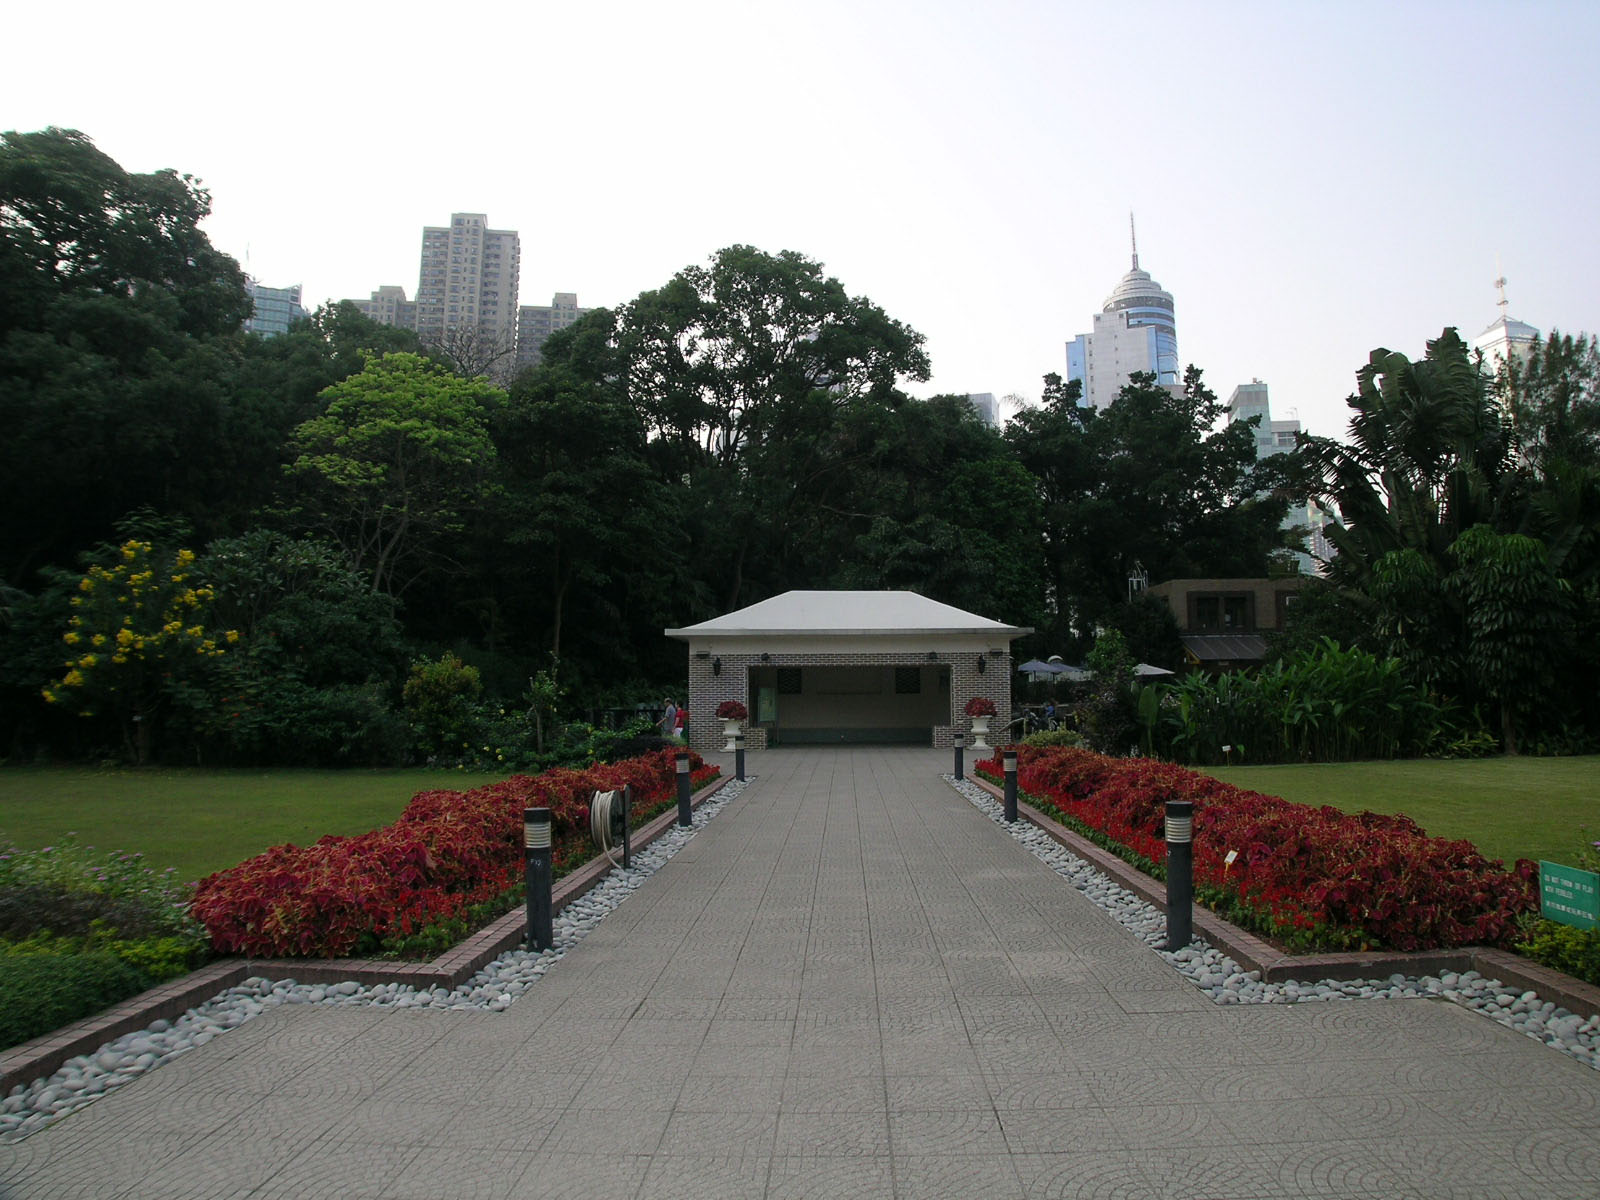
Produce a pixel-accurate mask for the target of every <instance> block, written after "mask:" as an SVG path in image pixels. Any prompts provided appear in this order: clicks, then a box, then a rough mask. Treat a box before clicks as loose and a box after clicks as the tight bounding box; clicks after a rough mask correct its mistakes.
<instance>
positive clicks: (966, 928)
mask: <svg viewBox="0 0 1600 1200" xmlns="http://www.w3.org/2000/svg"><path fill="white" fill-rule="evenodd" d="M948 759H949V756H948V754H947V753H945V752H933V751H921V750H910V749H901V748H896V749H867V748H851V749H848V750H838V751H833V750H815V749H808V750H776V751H769V752H765V753H762V754H751V755H750V756H749V763H750V769H751V771H752V772H753V773H754V774H755V775H756V776H757V778H756V779H755V782H754V783H753V784H752V786H751V787H750V788H748V789H747V790H746V791H745V792H744V793H743V794H742V795H740V796H739V797H737V798H736V799H735V800H734V801H732V802H731V803H730V804H729V805H728V807H727V808H726V809H725V810H724V811H723V812H722V813H721V815H719V816H718V817H717V818H716V819H715V820H713V821H712V822H711V823H710V824H709V825H708V826H707V827H706V828H705V829H704V830H702V831H701V832H700V833H699V834H698V835H697V836H696V837H695V838H694V840H692V841H691V842H690V843H689V844H688V845H687V846H686V847H685V848H684V849H683V850H682V851H680V853H679V854H678V855H677V856H676V857H675V858H674V859H673V860H672V861H671V862H670V863H669V864H668V865H667V866H665V867H664V868H663V869H661V870H660V871H658V872H657V873H656V874H655V875H653V876H652V877H650V878H649V879H648V880H647V881H646V882H645V883H644V884H643V885H642V886H641V887H640V889H639V891H638V892H637V894H636V895H635V896H634V897H632V898H631V899H630V900H629V901H628V902H627V903H625V904H623V905H622V906H621V907H620V908H618V909H617V910H616V911H615V912H613V913H612V914H611V915H610V916H608V917H607V918H606V919H605V920H604V921H603V922H602V923H601V924H600V925H599V927H598V928H597V929H596V930H595V931H594V932H592V933H591V934H590V935H589V936H588V937H587V938H586V939H585V940H584V941H583V942H582V943H581V944H580V945H579V946H578V947H577V948H576V949H574V950H573V951H571V952H570V953H569V954H568V955H567V956H566V957H565V958H564V959H563V960H562V961H561V962H560V963H558V964H557V965H556V966H555V967H554V968H552V970H551V971H550V973H549V974H548V975H547V976H546V977H545V978H544V979H543V980H542V981H541V982H539V983H538V984H537V985H535V986H534V987H533V988H532V990H531V991H530V992H529V993H528V994H527V995H526V996H524V997H523V998H522V999H520V1000H518V1001H517V1002H516V1003H515V1004H514V1005H512V1007H511V1009H510V1010H509V1011H508V1012H506V1013H504V1014H494V1013H482V1012H428V1011H412V1010H395V1009H378V1008H325V1007H310V1006H306V1007H294V1008H282V1009H277V1010H275V1011H273V1012H272V1013H270V1014H269V1015H267V1016H264V1017H261V1018H259V1019H257V1020H255V1021H252V1022H250V1023H249V1024H247V1025H245V1026H243V1027H242V1028H240V1029H239V1030H237V1031H235V1032H232V1033H230V1034H228V1035H226V1036H225V1037H222V1038H219V1039H217V1040H215V1041H213V1042H211V1043H210V1044H209V1045H207V1046H204V1047H202V1048H200V1049H199V1050H196V1051H194V1052H192V1053H190V1054H187V1055H184V1056H183V1057H182V1058H180V1059H177V1060H176V1061H174V1062H173V1063H171V1064H170V1065H168V1066H166V1067H163V1068H162V1069H161V1070H159V1071H157V1072H155V1073H154V1074H152V1075H151V1076H149V1077H147V1078H145V1079H142V1080H139V1081H138V1082H136V1083H134V1084H131V1085H130V1086H128V1087H125V1088H122V1089H120V1090H119V1091H117V1092H115V1093H113V1094H111V1095H109V1096H106V1097H104V1098H103V1099H101V1100H99V1101H97V1102H96V1103H94V1104H92V1105H90V1106H88V1107H87V1108H85V1109H83V1110H82V1111H80V1112H79V1113H77V1114H75V1115H73V1116H71V1117H68V1118H67V1119H65V1120H63V1121H61V1122H59V1123H57V1124H56V1125H53V1126H51V1127H49V1128H47V1129H45V1130H43V1131H41V1132H40V1133H38V1134H35V1135H34V1136H32V1137H30V1138H28V1139H26V1140H25V1141H23V1142H21V1143H18V1144H16V1145H13V1146H5V1147H0V1196H6V1197H31V1196H49V1197H80V1196H81V1197H94V1198H95V1200H111V1198H112V1197H118V1196H128V1197H140V1198H143V1200H165V1198H176V1197H207V1198H209V1197H224V1196H247V1195H248V1196H253V1197H278V1196H283V1197H292V1196H301V1195H309V1194H319V1195H340V1196H343V1197H351V1198H356V1197H368V1196H372V1197H376V1196H384V1197H437V1196H449V1197H456V1196H483V1197H535V1196H563V1197H586V1196H594V1197H627V1196H638V1197H650V1198H653V1200H654V1198H664V1197H670V1196H686V1197H694V1198H696V1200H707V1198H711V1197H720V1196H729V1197H765V1196H770V1197H823V1196H849V1197H875V1196H883V1197H890V1196H895V1197H907V1198H909V1197H919V1196H931V1197H944V1198H952V1197H966V1196H971V1197H983V1198H985V1200H997V1198H1004V1197H1023V1196H1030V1197H1031V1196H1096V1197H1118V1196H1127V1197H1139V1198H1141V1200H1144V1198H1147V1197H1197V1198H1198V1197H1233V1198H1244V1197H1290V1196H1293V1197H1320V1196H1329V1197H1332V1196H1338V1197H1352V1196H1372V1197H1385V1198H1388V1200H1395V1198H1406V1197H1414V1198H1421V1197H1427V1198H1429V1200H1438V1198H1439V1197H1445V1196H1463V1197H1467V1196H1471V1197H1474V1198H1477V1197H1488V1196H1539V1197H1542V1198H1546V1200H1551V1198H1560V1197H1580V1196H1583V1197H1588V1196H1592V1195H1593V1189H1594V1180H1595V1179H1597V1178H1600V1072H1596V1071H1594V1070H1592V1069H1590V1068H1587V1067H1584V1066H1582V1065H1580V1064H1579V1063H1577V1062H1575V1061H1573V1060H1572V1059H1570V1058H1568V1057H1566V1056H1565V1055H1562V1054H1559V1053H1557V1052H1555V1051H1553V1050H1549V1049H1547V1048H1545V1047H1543V1046H1541V1045H1539V1044H1538V1043H1536V1042H1533V1041H1531V1040H1530V1039H1528V1038H1525V1037H1522V1036H1520V1035H1518V1034H1516V1033H1513V1032H1511V1031H1509V1030H1507V1029H1504V1028H1502V1027H1500V1026H1498V1025H1496V1024H1493V1023H1492V1022H1490V1021H1488V1020H1486V1019H1483V1018H1481V1017H1478V1016H1475V1015H1473V1014H1472V1013H1469V1012H1467V1011H1466V1010H1464V1009H1461V1008H1457V1007H1455V1006H1453V1005H1451V1004H1448V1003H1445V1002H1442V1001H1390V1002H1356V1001H1347V1002H1339V1003H1330V1004H1315V1005H1311V1004H1307V1005H1296V1006H1250V1007H1244V1006H1237V1007H1226V1008H1224V1007H1217V1006H1214V1005H1213V1004H1211V1003H1210V1001H1208V1000H1207V999H1205V998H1204V997H1203V996H1202V995H1201V993H1200V992H1199V991H1198V990H1197V989H1196V988H1194V987H1193V986H1192V985H1190V984H1189V983H1188V982H1186V981H1185V980H1183V979H1182V978H1181V977H1180V976H1178V975H1177V973H1176V972H1174V971H1172V970H1171V969H1169V968H1168V967H1167V966H1166V965H1165V963H1164V962H1163V961H1162V960H1161V959H1160V958H1159V957H1157V956H1156V955H1155V954H1153V953H1152V952H1151V951H1149V950H1148V949H1146V948H1145V947H1144V946H1142V945H1141V944H1139V943H1138V942H1137V941H1136V940H1135V939H1134V938H1133V937H1132V936H1131V935H1130V934H1128V933H1126V932H1125V931H1124V930H1122V929H1121V928H1120V927H1119V926H1117V925H1115V924H1114V923H1113V922H1112V921H1111V920H1110V918H1108V917H1107V916H1105V915H1104V914H1103V913H1101V912H1100V910H1099V909H1097V908H1095V907H1094V906H1093V905H1091V904H1090V903H1089V902H1088V901H1087V900H1085V899H1084V898H1083V897H1082V896H1081V895H1079V894H1078V893H1077V892H1076V891H1074V890H1073V889H1072V888H1071V887H1069V886H1067V885H1066V884H1065V883H1063V882H1062V880H1061V879H1060V878H1059V877H1057V876H1056V875H1054V874H1053V873H1052V872H1051V871H1049V870H1048V869H1047V868H1046V867H1044V866H1043V865H1042V864H1041V863H1039V862H1038V861H1037V860H1036V859H1034V858H1033V857H1032V856H1031V855H1030V854H1029V853H1028V852H1027V851H1026V850H1025V849H1024V848H1023V847H1022V846H1020V845H1019V844H1018V843H1016V842H1015V841H1013V840H1012V839H1010V838H1008V837H1007V836H1006V835H1005V834H1004V832H1003V831H1001V830H999V829H996V828H995V827H994V825H993V824H992V823H991V822H990V821H989V820H988V819H987V818H986V817H984V816H983V815H982V814H980V813H979V812H978V811H977V810H976V809H974V808H973V807H972V805H970V804H969V803H968V802H967V801H966V800H964V799H963V798H961V797H960V796H959V795H958V794H957V793H956V792H955V791H954V790H953V789H951V788H950V787H949V786H948V785H947V784H946V783H944V782H943V781H942V780H941V779H940V778H939V773H940V772H941V771H944V770H947V769H948V766H949V762H948Z"/></svg>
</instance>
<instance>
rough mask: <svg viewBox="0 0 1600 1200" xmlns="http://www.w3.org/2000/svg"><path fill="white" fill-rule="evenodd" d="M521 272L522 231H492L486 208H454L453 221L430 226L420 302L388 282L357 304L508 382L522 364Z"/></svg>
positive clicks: (424, 232)
mask: <svg viewBox="0 0 1600 1200" xmlns="http://www.w3.org/2000/svg"><path fill="white" fill-rule="evenodd" d="M521 270H522V239H521V238H519V237H518V236H517V232H516V230H514V229H490V228H489V218H488V217H487V216H485V215H484V214H483V213H451V214H450V224H448V225H428V226H424V227H423V230H422V265H421V267H420V269H419V271H418V279H417V298H416V299H415V300H407V299H406V291H405V289H404V288H402V287H397V286H395V285H394V284H385V285H384V286H383V287H380V288H379V289H378V290H377V291H375V292H373V293H372V296H371V297H370V298H369V299H367V300H352V301H351V303H352V304H354V305H355V306H356V307H357V308H359V309H360V310H361V311H362V312H364V313H366V314H367V316H369V317H371V318H372V319H373V320H374V321H381V322H383V323H384V324H385V325H398V326H400V327H401V328H402V329H414V330H416V332H417V336H418V337H420V338H421V339H422V342H423V344H424V345H425V346H430V347H437V348H439V349H442V350H443V351H444V352H445V353H446V354H448V355H449V356H450V357H451V358H452V359H453V360H455V361H456V362H457V363H458V364H473V366H472V367H471V370H472V371H474V372H475V371H476V370H477V369H478V368H479V367H481V369H483V370H484V371H485V372H487V373H489V374H492V375H494V376H496V377H498V378H501V379H505V378H509V376H510V375H511V373H512V371H513V370H514V369H515V366H516V357H517V355H516V352H517V315H518V314H517V283H518V280H519V277H520V275H521Z"/></svg>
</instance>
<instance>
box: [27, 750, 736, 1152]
mask: <svg viewBox="0 0 1600 1200" xmlns="http://www.w3.org/2000/svg"><path fill="white" fill-rule="evenodd" d="M746 786H747V782H741V781H739V780H737V779H735V780H731V781H730V782H728V783H727V784H724V785H723V787H722V789H721V790H720V791H718V792H717V793H716V794H715V795H714V796H712V797H711V798H710V799H709V800H707V801H706V802H705V803H704V804H702V805H701V806H700V807H699V808H697V809H695V811H694V815H693V817H692V822H691V824H690V825H688V826H687V827H685V826H680V825H677V824H673V825H671V826H669V827H668V830H667V832H666V833H664V834H662V835H661V836H660V837H659V838H657V839H656V840H655V841H653V842H651V843H650V845H648V846H646V847H645V848H644V849H642V850H639V851H636V852H635V853H634V854H633V855H632V857H631V865H630V867H629V869H628V870H626V871H624V870H623V869H622V868H621V867H620V866H614V867H612V868H611V870H610V871H609V872H607V873H606V874H605V875H604V876H603V877H602V878H601V879H600V881H599V882H598V883H596V884H595V886H594V887H592V888H590V889H589V890H588V891H587V892H585V893H584V894H583V895H582V896H579V897H578V898H576V899H575V900H573V901H572V903H570V904H568V905H567V906H566V907H565V908H564V909H562V910H561V912H559V913H557V914H556V916H555V918H554V920H553V922H552V926H553V929H552V932H553V934H554V943H555V944H554V946H553V947H552V948H551V949H549V950H544V951H538V952H535V951H531V950H511V951H508V952H507V953H506V954H504V955H502V956H501V957H499V958H497V959H495V960H494V961H493V962H492V963H490V964H489V965H488V966H486V967H484V968H483V970H481V971H479V972H478V973H477V974H476V975H474V976H473V977H472V978H471V979H468V980H467V981H466V982H465V983H463V984H462V985H461V986H460V987H458V988H455V989H446V988H443V987H434V988H431V989H422V990H419V989H417V988H414V987H411V986H409V985H403V984H397V983H386V984H379V985H376V986H372V987H368V986H366V985H364V984H360V983H354V982H348V983H329V984H309V983H296V982H295V981H294V980H292V979H283V980H277V981H273V980H270V979H262V978H254V979H247V980H245V981H244V982H243V983H241V984H239V985H238V986H237V987H231V988H229V989H228V990H227V991H225V992H222V993H220V994H218V995H216V996H213V997H212V998H211V999H210V1000H207V1001H206V1002H205V1003H204V1004H201V1005H197V1006H196V1007H194V1008H191V1009H190V1010H189V1011H188V1012H186V1013H184V1014H183V1015H182V1016H181V1017H179V1018H178V1019H177V1020H176V1021H156V1022H153V1023H152V1024H151V1025H149V1026H148V1027H147V1028H145V1029H143V1030H140V1031H139V1032H137V1033H129V1034H124V1035H123V1036H122V1037H119V1038H117V1039H116V1040H115V1041H113V1042H108V1043H106V1044H105V1045H104V1046H101V1047H100V1049H99V1050H97V1051H95V1052H94V1053H93V1054H81V1055H79V1056H78V1057H76V1058H73V1059H70V1060H68V1061H67V1062H66V1063H65V1064H64V1065H63V1066H62V1068H61V1069H60V1070H59V1071H57V1072H56V1073H55V1074H54V1075H52V1076H50V1077H49V1078H48V1079H36V1080H34V1081H33V1083H32V1084H30V1085H27V1086H23V1085H18V1086H17V1087H14V1088H12V1089H11V1092H10V1094H9V1095H7V1096H6V1098H5V1099H4V1100H3V1101H0V1143H4V1142H14V1141H18V1140H20V1139H21V1138H24V1137H27V1136H28V1135H29V1134H31V1133H34V1132H36V1131H37V1130H39V1129H42V1128H43V1127H44V1126H46V1125H48V1124H50V1123H51V1122H52V1121H55V1120H58V1119H59V1118H61V1117H64V1116H66V1115H67V1114H68V1113H70V1112H73V1111H75V1110H77V1109H79V1108H82V1107H83V1106H84V1105H85V1104H89V1103H91V1102H92V1101H94V1100H96V1099H98V1098H99V1097H100V1096H102V1095H104V1094H105V1093H107V1092H109V1091H112V1090H114V1089H115V1088H118V1087H121V1086H122V1085H123V1084H125V1083H130V1082H132V1081H133V1080H135V1079H137V1078H139V1077H140V1076H141V1075H146V1074H148V1073H149V1072H151V1071H153V1070H155V1069H156V1068H157V1067H159V1066H161V1065H163V1064H164V1063H168V1062H171V1061H172V1060H173V1059H174V1058H176V1057H177V1056H178V1055H180V1054H184V1053H187V1052H188V1051H190V1050H193V1049H195V1048H196V1047H197V1046H204V1045H205V1044H206V1043H207V1042H209V1041H211V1039H212V1038H215V1037H217V1036H218V1035H220V1034H223V1033H226V1032H227V1031H228V1030H230V1029H236V1028H238V1027H239V1026H240V1025H243V1024H244V1023H245V1022H246V1021H248V1020H250V1019H251V1018H252V1017H259V1016H260V1015H261V1014H262V1013H264V1012H267V1011H269V1010H270V1009H274V1008H277V1007H278V1006H279V1005H282V1004H339V1005H354V1004H367V1005H375V1006H378V1007H381V1008H449V1009H479V1010H487V1011H490V1012H502V1011H504V1010H505V1009H507V1008H509V1007H511V1002H512V1001H513V1000H515V999H516V998H517V997H518V996H520V995H522V994H523V993H524V992H525V991H527V990H528V989H529V988H530V987H532V986H533V985H534V984H535V983H537V982H538V981H539V979H540V978H541V977H542V976H543V975H544V973H545V972H546V971H548V970H549V969H550V967H551V966H552V965H553V964H554V963H555V962H557V961H558V960H559V959H560V958H561V957H562V955H564V954H566V952H567V951H568V950H570V949H572V948H573V947H574V946H576V945H577V944H578V943H579V942H581V941H582V940H583V938H584V936H585V935H586V934H587V933H588V932H589V931H590V930H591V929H593V928H594V927H595V926H596V925H598V924H599V923H600V920H601V918H602V917H604V916H605V915H606V914H607V913H609V912H610V911H611V910H612V909H614V908H616V907H617V905H619V904H621V903H622V902H623V901H624V900H626V899H627V898H628V897H629V896H630V895H632V894H633V891H634V889H635V888H637V887H638V886H639V885H640V884H641V883H643V882H644V880H645V879H646V878H647V877H648V876H650V875H652V874H654V873H655V872H656V871H657V870H658V869H659V868H660V867H661V866H662V865H663V864H664V863H665V862H666V861H667V860H668V859H669V858H671V857H672V856H673V855H674V854H676V853H677V852H678V851H679V850H681V849H682V848H683V846H684V845H685V843H687V842H688V841H689V839H690V838H692V837H693V836H694V835H695V834H696V833H698V832H699V831H700V830H701V829H702V828H703V827H704V826H705V824H706V822H708V821H710V820H711V819H712V818H713V817H715V816H716V815H717V814H718V813H719V812H721V811H722V809H723V807H724V806H725V805H727V804H728V802H729V801H731V800H733V799H735V798H736V797H737V796H738V795H739V794H740V793H741V792H743V791H744V789H745V787H746ZM619 857H620V856H619Z"/></svg>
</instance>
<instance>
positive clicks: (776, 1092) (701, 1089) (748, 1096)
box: [675, 1072, 786, 1113]
mask: <svg viewBox="0 0 1600 1200" xmlns="http://www.w3.org/2000/svg"><path fill="white" fill-rule="evenodd" d="M785 1083H786V1079H785V1077H784V1076H782V1075H702V1074H697V1073H694V1072H691V1073H690V1075H689V1077H688V1078H687V1079H685V1080H684V1081H683V1088H682V1090H680V1091H679V1093H678V1099H677V1103H676V1106H675V1108H676V1111H678V1112H704V1113H725V1112H734V1113H737V1112H751V1111H760V1112H777V1111H778V1101H779V1097H780V1096H781V1095H782V1094H783V1088H784V1086H785Z"/></svg>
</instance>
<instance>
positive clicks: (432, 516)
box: [288, 354, 504, 596]
mask: <svg viewBox="0 0 1600 1200" xmlns="http://www.w3.org/2000/svg"><path fill="white" fill-rule="evenodd" d="M323 398H324V399H325V400H326V401H327V409H326V411H325V412H324V413H323V414H322V415H321V416H318V417H314V418H312V419H311V420H309V421H306V422H304V423H303V424H302V425H300V426H299V427H298V428H297V429H296V430H295V431H294V434H293V436H292V438H291V445H292V447H293V449H294V451H295V454H296V457H295V459H294V461H293V462H292V463H290V464H289V467H288V473H289V476H290V477H291V479H293V480H294V482H295V484H296V485H297V489H298V491H297V494H296V497H295V498H296V500H297V502H298V508H297V515H298V516H299V517H300V519H301V520H302V521H303V522H304V523H306V524H307V525H309V526H311V527H312V528H316V529H320V530H322V531H323V532H325V533H326V534H327V535H328V536H330V537H332V538H333V539H334V540H335V541H336V542H337V543H338V544H339V545H340V546H341V547H342V548H343V549H344V551H345V553H346V554H347V555H348V556H349V558H350V561H351V563H352V564H353V565H354V566H355V568H356V569H357V570H359V571H361V572H363V573H364V574H366V575H367V577H368V578H369V579H370V580H371V582H372V586H373V588H374V589H376V590H379V591H384V592H388V593H389V594H391V595H395V596H399V595H401V594H403V593H404V592H405V591H406V589H407V588H409V587H410V586H411V585H412V584H413V583H415V582H416V581H417V579H418V578H419V577H420V576H421V574H422V573H423V572H424V571H425V570H426V569H428V567H429V566H431V565H434V564H436V563H437V562H438V561H440V560H444V559H448V558H449V557H450V554H451V547H450V544H449V540H450V539H451V538H452V537H453V536H454V535H457V534H459V533H460V532H461V530H462V529H463V528H464V524H465V519H466V513H467V512H468V510H469V509H470V508H471V507H472V506H473V505H474V503H475V502H476V498H477V496H478V491H479V484H480V483H481V481H482V479H483V478H484V475H485V473H486V472H487V470H488V468H489V467H490V465H491V462H492V460H493V456H494V443H493V442H492V441H491V440H490V437H489V430H488V422H489V414H490V411H491V409H492V408H494V407H496V406H498V405H499V404H500V403H501V402H502V401H503V398H504V393H502V392H501V391H500V390H499V389H497V388H495V387H493V386H491V385H490V384H488V383H485V382H483V381H481V380H474V379H462V378H460V377H458V376H456V375H453V374H451V373H450V372H449V371H448V370H446V369H445V368H443V367H441V366H439V365H438V364H436V363H432V362H429V361H428V360H427V359H424V358H421V357H419V356H418V355H415V354H385V355H384V356H383V357H382V358H379V359H374V360H372V361H370V362H369V363H368V364H367V365H366V367H365V368H364V369H363V370H362V371H361V373H360V374H358V375H352V376H351V377H350V378H348V379H346V380H344V381H342V382H340V383H337V384H335V385H334V386H333V387H331V388H329V389H327V390H326V391H325V392H324V393H323Z"/></svg>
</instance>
